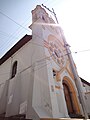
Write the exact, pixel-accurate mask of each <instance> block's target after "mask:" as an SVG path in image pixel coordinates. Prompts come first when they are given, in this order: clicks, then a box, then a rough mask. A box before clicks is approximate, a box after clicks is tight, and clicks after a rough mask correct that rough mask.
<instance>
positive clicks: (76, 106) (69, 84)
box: [62, 76, 81, 114]
mask: <svg viewBox="0 0 90 120" xmlns="http://www.w3.org/2000/svg"><path fill="white" fill-rule="evenodd" d="M62 84H63V88H64V87H65V85H66V86H67V88H66V89H68V92H69V94H70V96H69V97H70V100H71V102H72V103H71V105H72V109H73V112H74V114H81V112H80V104H79V100H78V97H77V93H76V89H75V86H74V85H73V83H72V81H71V80H70V78H69V77H66V76H65V77H64V78H63V81H62ZM64 95H65V92H64ZM65 101H66V100H65ZM66 102H67V101H66ZM66 104H67V103H66ZM67 109H69V108H68V106H67ZM69 112H70V111H69Z"/></svg>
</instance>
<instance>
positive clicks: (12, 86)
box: [0, 5, 90, 120]
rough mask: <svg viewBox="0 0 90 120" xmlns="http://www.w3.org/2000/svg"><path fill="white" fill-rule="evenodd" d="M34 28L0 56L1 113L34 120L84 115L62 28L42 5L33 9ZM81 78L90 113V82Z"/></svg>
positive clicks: (89, 113)
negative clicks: (22, 115)
mask: <svg viewBox="0 0 90 120" xmlns="http://www.w3.org/2000/svg"><path fill="white" fill-rule="evenodd" d="M30 29H32V35H25V36H24V37H23V38H22V39H21V40H20V41H19V42H17V43H16V44H15V45H14V46H13V47H12V48H11V49H10V50H9V51H8V52H7V53H6V54H5V55H4V56H3V57H2V58H1V59H0V114H5V116H6V117H9V116H15V115H19V114H24V115H25V116H26V118H28V119H29V118H31V119H33V120H39V119H42V118H69V117H74V116H75V117H77V116H82V117H84V116H85V113H84V112H85V111H84V110H83V106H82V104H81V99H80V96H79V94H80V93H79V92H78V88H77V85H76V82H75V77H74V74H73V71H72V67H71V64H70V58H69V56H68V55H70V54H71V53H70V50H67V49H66V47H65V42H64V35H63V31H62V29H61V28H60V27H59V26H57V25H56V24H55V22H54V20H53V19H52V18H51V17H49V15H48V13H46V11H45V10H44V9H43V8H42V7H41V6H39V5H38V6H37V7H36V8H35V9H34V10H33V11H32V24H31V25H30ZM67 45H68V44H67ZM73 65H74V69H75V70H76V66H75V64H74V62H73ZM76 73H77V70H76ZM77 76H78V73H77ZM78 79H79V80H80V81H79V82H80V86H79V87H80V88H81V89H82V93H81V94H82V95H83V99H84V103H85V108H86V114H88V115H90V83H88V82H85V81H84V80H82V81H81V79H80V78H79V76H78Z"/></svg>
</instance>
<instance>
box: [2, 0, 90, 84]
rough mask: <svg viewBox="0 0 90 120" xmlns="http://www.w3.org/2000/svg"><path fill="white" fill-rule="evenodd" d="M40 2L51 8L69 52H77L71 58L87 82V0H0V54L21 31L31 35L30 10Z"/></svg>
mask: <svg viewBox="0 0 90 120" xmlns="http://www.w3.org/2000/svg"><path fill="white" fill-rule="evenodd" d="M41 4H44V5H46V6H47V7H49V8H50V9H52V8H54V10H55V12H56V14H57V18H58V21H59V24H60V26H61V27H62V29H63V31H64V34H65V37H66V40H67V42H68V43H69V44H70V46H71V50H72V52H76V51H77V54H75V53H73V58H74V61H75V63H76V66H77V70H78V73H79V75H80V76H81V77H82V78H84V79H86V80H87V81H89V82H90V73H89V71H90V70H89V67H90V50H89V49H90V33H89V32H90V6H89V5H90V0H0V56H2V55H3V54H5V52H6V51H7V50H9V49H10V48H11V47H12V46H13V45H14V44H15V43H16V42H17V41H18V40H19V39H20V38H21V37H23V36H24V35H25V34H31V30H30V32H29V29H28V26H29V25H30V24H31V20H32V18H31V10H33V9H34V8H35V7H36V5H41ZM2 13H4V14H5V15H7V16H9V17H10V18H11V19H12V20H14V21H15V22H17V23H18V24H20V25H21V26H23V27H25V28H26V29H27V30H25V29H24V28H23V27H20V25H18V24H16V23H15V22H13V21H12V20H10V19H9V18H8V17H6V16H5V15H3V14H2ZM49 14H50V13H49ZM85 50H88V51H85ZM80 51H82V52H80Z"/></svg>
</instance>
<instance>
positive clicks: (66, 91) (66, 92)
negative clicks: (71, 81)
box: [63, 83, 75, 114]
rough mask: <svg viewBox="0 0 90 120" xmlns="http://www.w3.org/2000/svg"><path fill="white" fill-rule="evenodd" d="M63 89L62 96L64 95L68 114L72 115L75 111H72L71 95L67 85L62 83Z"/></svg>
mask: <svg viewBox="0 0 90 120" xmlns="http://www.w3.org/2000/svg"><path fill="white" fill-rule="evenodd" d="M63 88H64V95H65V100H66V105H67V109H68V113H69V114H71V113H72V114H74V113H75V111H74V106H73V103H72V95H71V92H70V89H69V87H68V85H67V84H65V83H63Z"/></svg>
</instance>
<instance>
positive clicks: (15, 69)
mask: <svg viewBox="0 0 90 120" xmlns="http://www.w3.org/2000/svg"><path fill="white" fill-rule="evenodd" d="M16 73H17V61H15V62H14V63H13V66H12V74H11V78H13V77H15V75H16Z"/></svg>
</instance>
